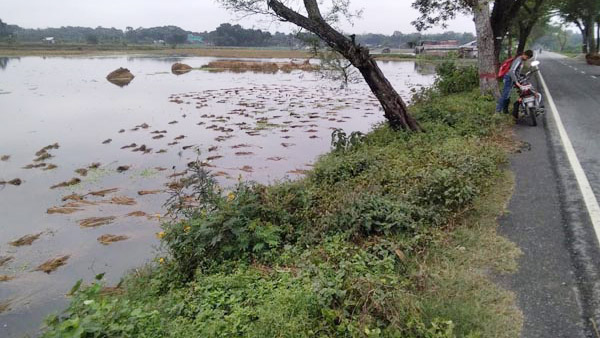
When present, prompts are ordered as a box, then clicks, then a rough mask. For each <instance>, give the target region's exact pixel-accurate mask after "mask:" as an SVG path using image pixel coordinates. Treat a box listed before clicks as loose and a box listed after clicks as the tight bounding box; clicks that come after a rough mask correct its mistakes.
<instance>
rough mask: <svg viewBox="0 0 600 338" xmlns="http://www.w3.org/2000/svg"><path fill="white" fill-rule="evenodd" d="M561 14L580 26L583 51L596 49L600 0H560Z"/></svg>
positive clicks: (588, 51) (559, 10) (565, 18)
mask: <svg viewBox="0 0 600 338" xmlns="http://www.w3.org/2000/svg"><path fill="white" fill-rule="evenodd" d="M557 9H558V13H559V15H560V16H561V17H562V18H563V19H564V20H565V21H567V22H571V23H573V24H575V26H577V28H579V30H580V31H581V35H582V39H583V47H582V52H583V53H592V52H595V51H596V39H595V32H594V27H595V24H596V22H597V21H598V16H600V0H560V1H558V4H557Z"/></svg>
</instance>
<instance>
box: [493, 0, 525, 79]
mask: <svg viewBox="0 0 600 338" xmlns="http://www.w3.org/2000/svg"><path fill="white" fill-rule="evenodd" d="M488 2H489V1H488ZM523 3H525V0H494V9H493V11H492V15H491V26H492V31H493V32H494V33H493V34H494V58H495V62H496V67H499V66H500V52H501V51H502V43H503V41H504V35H506V33H507V32H508V30H509V28H510V26H511V25H512V23H513V20H514V19H515V18H516V17H517V13H518V12H519V9H520V8H521V6H523Z"/></svg>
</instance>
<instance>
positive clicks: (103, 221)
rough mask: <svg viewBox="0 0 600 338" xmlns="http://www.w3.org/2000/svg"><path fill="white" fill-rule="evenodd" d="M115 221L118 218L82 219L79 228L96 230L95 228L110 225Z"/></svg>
mask: <svg viewBox="0 0 600 338" xmlns="http://www.w3.org/2000/svg"><path fill="white" fill-rule="evenodd" d="M115 219H117V218H116V217H114V216H108V217H90V218H86V219H82V220H81V221H79V226H80V227H82V228H95V227H99V226H102V225H107V224H110V223H112V222H113V221H114V220H115Z"/></svg>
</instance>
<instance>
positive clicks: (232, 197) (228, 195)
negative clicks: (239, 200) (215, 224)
mask: <svg viewBox="0 0 600 338" xmlns="http://www.w3.org/2000/svg"><path fill="white" fill-rule="evenodd" d="M234 199H235V194H234V193H233V192H230V193H229V194H227V202H231V201H233V200H234Z"/></svg>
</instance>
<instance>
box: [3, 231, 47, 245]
mask: <svg viewBox="0 0 600 338" xmlns="http://www.w3.org/2000/svg"><path fill="white" fill-rule="evenodd" d="M41 235H42V233H41V232H40V233H37V234H33V235H25V236H23V237H21V238H19V239H17V240H14V241H12V242H9V243H8V244H10V245H12V246H24V245H31V243H33V242H34V241H36V240H37V239H38V238H40V236H41Z"/></svg>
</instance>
